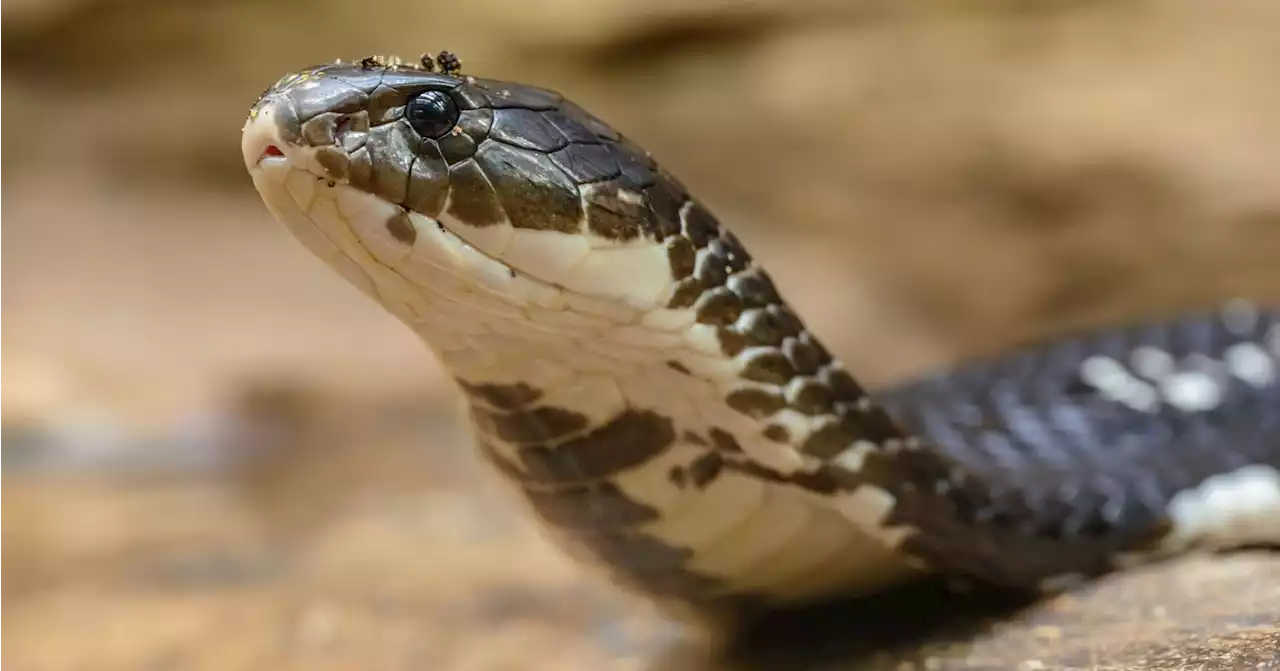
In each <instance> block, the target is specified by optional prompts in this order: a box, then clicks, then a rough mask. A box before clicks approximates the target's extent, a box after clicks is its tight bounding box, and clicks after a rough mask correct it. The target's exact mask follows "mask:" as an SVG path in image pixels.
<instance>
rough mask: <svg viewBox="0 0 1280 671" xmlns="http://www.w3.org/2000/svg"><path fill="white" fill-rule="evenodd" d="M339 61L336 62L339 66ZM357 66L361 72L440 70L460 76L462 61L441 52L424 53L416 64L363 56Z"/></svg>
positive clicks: (450, 52)
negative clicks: (376, 70)
mask: <svg viewBox="0 0 1280 671" xmlns="http://www.w3.org/2000/svg"><path fill="white" fill-rule="evenodd" d="M341 63H342V61H341V60H339V61H338V64H339V65H340V64H341ZM356 63H357V65H359V66H360V68H361V69H362V70H373V69H375V68H393V69H403V70H425V71H426V72H435V71H436V68H437V67H439V68H440V73H441V74H446V75H455V76H457V75H460V74H461V73H462V59H460V58H458V55H457V54H455V53H453V52H452V51H441V52H440V53H438V54H435V55H433V54H431V52H426V53H424V54H422V55H421V56H419V57H418V60H417V62H412V61H405V60H403V59H401V58H400V57H399V56H365V57H364V58H361V59H360V60H359V61H356Z"/></svg>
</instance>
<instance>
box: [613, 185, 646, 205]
mask: <svg viewBox="0 0 1280 671" xmlns="http://www.w3.org/2000/svg"><path fill="white" fill-rule="evenodd" d="M618 200H620V201H622V202H624V203H626V204H628V205H641V204H643V203H644V195H643V194H640V193H636V192H635V191H632V190H631V189H618Z"/></svg>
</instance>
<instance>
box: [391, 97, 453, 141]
mask: <svg viewBox="0 0 1280 671" xmlns="http://www.w3.org/2000/svg"><path fill="white" fill-rule="evenodd" d="M404 115H405V118H407V119H408V120H409V125H410V126H412V127H413V130H415V131H417V133H418V135H421V136H422V137H431V138H438V137H441V136H443V135H444V134H445V133H448V132H449V131H451V130H453V126H454V124H456V123H458V108H457V107H455V106H454V104H453V99H452V98H450V97H449V96H448V94H446V93H443V92H441V91H426V92H424V93H421V94H419V95H418V97H416V98H414V99H412V100H410V101H409V104H408V105H407V106H406V107H405V110H404Z"/></svg>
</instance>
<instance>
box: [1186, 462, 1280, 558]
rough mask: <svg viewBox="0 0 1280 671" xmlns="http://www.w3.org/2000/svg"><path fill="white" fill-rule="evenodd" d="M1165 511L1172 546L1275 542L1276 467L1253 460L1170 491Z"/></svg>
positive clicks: (1278, 513) (1278, 534)
mask: <svg viewBox="0 0 1280 671" xmlns="http://www.w3.org/2000/svg"><path fill="white" fill-rule="evenodd" d="M1168 515H1169V517H1170V520H1171V521H1172V523H1173V528H1172V530H1171V531H1170V532H1169V536H1168V537H1167V538H1166V539H1165V544H1166V545H1168V546H1170V547H1171V548H1181V547H1186V546H1190V545H1196V544H1206V545H1209V546H1210V547H1217V548H1224V549H1230V548H1232V547H1240V546H1245V545H1263V544H1277V543H1280V471H1277V470H1276V468H1275V467H1273V466H1268V465H1265V464H1254V465H1252V466H1245V467H1243V468H1239V469H1237V470H1234V471H1231V472H1229V473H1222V474H1219V475H1215V476H1212V477H1210V478H1207V479H1206V480H1205V481H1204V482H1201V483H1200V485H1199V486H1197V487H1194V488H1191V489H1187V490H1184V491H1182V492H1179V493H1178V494H1177V496H1174V497H1173V499H1172V500H1171V501H1170V502H1169V506H1168Z"/></svg>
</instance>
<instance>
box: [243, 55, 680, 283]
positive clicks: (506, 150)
mask: <svg viewBox="0 0 1280 671" xmlns="http://www.w3.org/2000/svg"><path fill="white" fill-rule="evenodd" d="M304 84H305V85H304ZM264 96H276V97H280V98H284V99H286V100H287V101H288V102H289V104H287V105H280V106H277V107H276V109H278V110H280V112H279V114H280V116H279V117H278V119H280V120H281V121H280V128H281V131H280V132H281V136H282V139H284V140H285V141H286V142H290V143H295V142H296V143H298V144H305V145H308V146H311V147H313V148H315V149H316V150H317V151H316V156H317V161H318V162H319V163H320V165H321V166H322V167H323V169H324V171H325V173H326V176H327V177H328V178H330V179H331V180H334V181H341V182H344V183H348V184H350V185H351V186H353V187H355V188H358V189H360V190H363V191H367V192H369V193H372V194H375V195H377V196H380V197H382V198H384V199H386V200H388V201H391V202H394V203H396V204H398V205H401V206H403V207H405V208H406V209H410V210H413V211H415V212H418V213H420V214H423V215H425V216H427V217H431V218H436V219H438V218H440V217H441V216H442V215H444V214H450V215H452V216H453V217H455V218H457V219H458V220H460V221H461V222H463V223H465V224H467V225H471V226H481V227H482V226H490V225H494V224H497V223H501V222H509V223H510V224H511V225H512V226H515V227H516V228H526V229H538V230H553V231H561V232H566V233H581V232H587V233H590V234H593V235H596V236H599V237H603V238H607V239H612V240H620V241H627V240H635V239H643V240H647V241H653V242H662V241H665V240H667V239H676V240H682V239H683V238H681V237H679V236H678V235H677V234H678V233H679V232H680V231H681V227H682V225H683V224H682V222H681V217H680V209H681V208H682V207H684V204H685V203H686V202H687V201H688V196H687V194H686V191H685V189H684V187H683V186H681V185H680V183H679V182H678V181H676V180H675V179H674V178H673V177H672V176H671V175H669V174H667V173H665V172H663V171H662V170H661V169H660V168H659V167H658V166H657V165H656V164H655V163H654V161H653V159H652V158H651V157H650V156H649V155H648V154H647V153H646V152H644V151H643V150H642V149H640V148H639V147H637V146H636V145H634V144H632V143H631V142H630V141H628V140H627V139H626V138H624V137H623V136H621V135H620V134H619V133H618V132H617V131H616V130H614V129H613V128H610V127H609V126H608V125H607V124H605V123H604V122H602V121H600V120H599V119H598V118H596V117H595V116H593V115H591V114H590V113H588V112H587V111H585V110H583V109H582V108H581V107H579V106H577V105H575V104H573V103H571V102H569V101H567V100H565V99H564V98H563V97H561V96H560V95H559V94H558V93H556V92H554V91H549V90H545V89H539V88H535V87H531V86H525V85H521V84H516V83H508V82H502V81H496V80H487V79H479V78H475V77H470V76H468V77H463V76H460V75H459V74H458V61H457V58H456V56H453V55H452V54H449V53H448V52H441V53H440V54H439V55H437V56H434V57H433V56H429V55H427V56H424V57H423V58H422V59H420V60H419V61H417V62H403V61H400V60H398V59H395V58H383V57H369V58H364V59H361V60H360V61H358V62H356V63H351V64H343V63H335V64H327V65H322V66H317V67H314V68H311V69H309V70H307V71H304V72H300V73H298V74H297V75H293V76H290V77H286V78H284V79H282V80H281V81H280V82H277V84H276V85H275V86H273V87H272V88H271V89H270V90H268V91H267V92H266V93H265V94H264ZM446 207H448V211H447V212H445V211H443V210H444V208H446ZM397 239H400V238H397ZM687 243H688V241H685V243H684V244H681V243H678V242H677V243H675V244H674V245H673V246H672V247H671V248H670V249H671V262H672V264H673V269H672V272H673V279H674V278H676V277H679V276H682V275H688V274H689V273H691V264H692V263H693V262H694V258H693V257H692V256H691V253H692V252H693V251H694V250H693V249H692V248H691V247H689V246H688V244H687Z"/></svg>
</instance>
